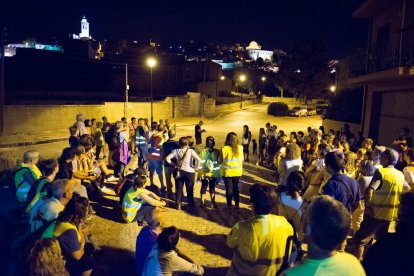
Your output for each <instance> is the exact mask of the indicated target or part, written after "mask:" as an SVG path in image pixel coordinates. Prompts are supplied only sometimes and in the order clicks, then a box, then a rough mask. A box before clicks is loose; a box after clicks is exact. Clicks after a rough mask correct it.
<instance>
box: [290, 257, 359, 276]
mask: <svg viewBox="0 0 414 276" xmlns="http://www.w3.org/2000/svg"><path fill="white" fill-rule="evenodd" d="M283 275H287V276H295V275H315V276H318V275H319V276H329V275H334V276H348V275H349V276H365V271H364V269H363V268H362V265H361V263H360V262H359V261H358V260H357V259H356V258H355V257H354V256H353V255H351V254H348V253H341V252H338V253H336V254H335V255H334V256H332V257H329V258H326V259H321V260H315V259H308V258H305V259H304V261H303V262H302V263H301V264H299V265H298V266H295V267H294V268H291V269H289V270H287V271H286V272H285V273H284V274H283Z"/></svg>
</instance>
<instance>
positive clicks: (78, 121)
mask: <svg viewBox="0 0 414 276" xmlns="http://www.w3.org/2000/svg"><path fill="white" fill-rule="evenodd" d="M83 120H84V117H83V114H78V115H76V123H75V124H74V126H76V127H77V128H78V131H77V132H76V136H79V137H81V136H82V135H84V134H88V131H87V129H86V127H85V123H84V122H83Z"/></svg>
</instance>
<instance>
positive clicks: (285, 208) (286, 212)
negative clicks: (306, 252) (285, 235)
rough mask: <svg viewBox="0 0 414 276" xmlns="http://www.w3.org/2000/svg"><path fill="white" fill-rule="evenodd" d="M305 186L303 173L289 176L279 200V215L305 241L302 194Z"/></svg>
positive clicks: (298, 172)
mask: <svg viewBox="0 0 414 276" xmlns="http://www.w3.org/2000/svg"><path fill="white" fill-rule="evenodd" d="M304 185H305V177H304V174H303V172H300V171H294V172H292V173H291V174H289V177H288V179H287V183H286V186H283V188H282V186H281V188H282V189H281V190H280V194H279V196H278V198H277V214H278V215H279V216H283V217H285V218H286V219H287V220H288V222H289V223H290V224H291V225H292V226H293V230H294V231H295V233H296V235H297V236H298V238H299V240H302V239H303V233H302V229H301V227H302V214H303V209H302V207H303V206H302V204H303V199H302V197H301V193H302V190H303V187H304Z"/></svg>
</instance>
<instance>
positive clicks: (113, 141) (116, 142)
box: [110, 133, 121, 148]
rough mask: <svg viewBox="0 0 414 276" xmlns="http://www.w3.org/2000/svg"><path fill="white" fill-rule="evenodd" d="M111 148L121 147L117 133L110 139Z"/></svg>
mask: <svg viewBox="0 0 414 276" xmlns="http://www.w3.org/2000/svg"><path fill="white" fill-rule="evenodd" d="M110 143H111V146H112V147H114V148H116V147H119V146H120V145H121V139H120V137H119V133H114V135H113V136H112V137H111V142H110Z"/></svg>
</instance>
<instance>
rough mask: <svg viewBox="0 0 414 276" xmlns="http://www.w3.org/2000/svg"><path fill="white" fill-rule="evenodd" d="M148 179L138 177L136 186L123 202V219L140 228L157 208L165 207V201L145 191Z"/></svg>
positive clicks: (127, 193)
mask: <svg viewBox="0 0 414 276" xmlns="http://www.w3.org/2000/svg"><path fill="white" fill-rule="evenodd" d="M146 183H147V177H146V176H145V175H137V176H136V177H135V180H134V186H133V187H131V188H129V189H128V191H127V192H126V193H125V195H124V197H123V200H122V218H123V219H124V220H125V222H128V223H130V222H134V221H136V222H137V223H138V225H139V226H142V225H143V222H144V221H147V220H148V219H149V218H150V217H151V213H152V211H153V210H154V209H155V208H156V207H161V206H165V204H166V203H165V201H163V200H161V198H160V197H159V196H157V195H156V194H154V193H153V192H151V191H149V190H147V189H145V184H146Z"/></svg>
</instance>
